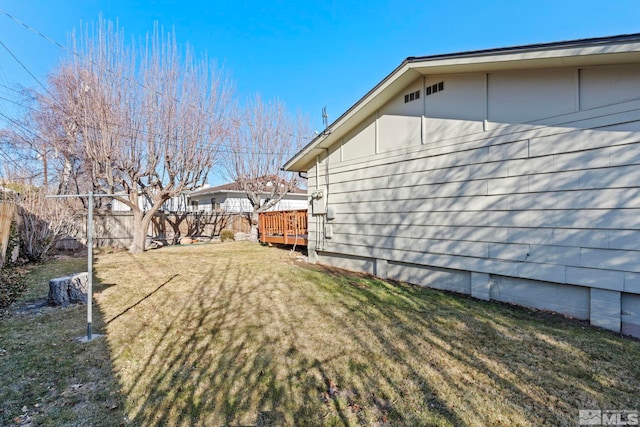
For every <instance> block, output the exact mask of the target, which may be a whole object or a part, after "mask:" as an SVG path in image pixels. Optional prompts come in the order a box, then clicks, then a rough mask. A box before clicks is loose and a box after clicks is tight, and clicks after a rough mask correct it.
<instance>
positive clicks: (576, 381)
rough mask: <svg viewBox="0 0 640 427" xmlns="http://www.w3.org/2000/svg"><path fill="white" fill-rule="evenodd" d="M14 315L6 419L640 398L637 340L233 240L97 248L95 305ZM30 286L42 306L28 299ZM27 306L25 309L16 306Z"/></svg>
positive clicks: (528, 408) (404, 411)
mask: <svg viewBox="0 0 640 427" xmlns="http://www.w3.org/2000/svg"><path fill="white" fill-rule="evenodd" d="M83 262H84V260H82V259H80V260H63V261H57V262H55V263H53V264H47V265H43V266H39V267H38V268H36V269H35V270H33V271H32V272H31V273H30V275H29V277H28V283H29V291H28V292H27V294H26V296H25V297H23V299H22V300H21V301H19V302H18V303H17V304H15V305H14V310H13V312H14V314H13V315H12V316H10V317H6V318H3V319H0V424H2V425H20V424H23V425H27V423H29V422H31V423H32V425H51V426H62V425H69V426H77V425H95V426H97V425H104V426H118V425H141V426H152V425H171V426H218V425H220V426H221V425H233V426H237V425H411V426H415V425H456V426H460V425H477V426H485V425H577V422H578V409H640V395H639V393H638V390H640V342H638V341H636V340H630V339H624V338H620V337H618V336H616V335H614V334H612V333H609V332H606V331H601V330H597V329H595V328H591V327H588V326H585V325H584V324H582V323H579V322H575V321H570V320H566V319H563V318H560V317H558V316H552V315H549V314H545V313H541V312H532V311H528V310H524V309H520V308H515V307H508V306H504V305H498V304H493V303H487V302H482V301H475V300H471V299H468V298H464V297H460V296H456V295H452V294H448V293H443V292H439V291H434V290H429V289H424V288H418V287H414V286H409V285H404V284H397V283H390V282H385V281H381V280H377V279H374V278H371V277H367V276H363V275H357V274H350V273H346V272H344V271H339V270H333V269H326V268H322V267H319V266H313V265H307V264H305V263H304V262H301V261H300V260H298V259H297V254H292V253H290V252H289V251H286V250H280V249H276V248H267V247H262V246H259V245H255V244H249V243H243V242H235V243H223V244H210V245H191V246H176V247H168V248H163V249H159V250H154V251H149V252H147V253H144V254H140V255H130V254H128V253H125V252H122V253H111V254H104V255H99V256H97V257H96V260H95V267H94V269H95V275H96V278H97V279H96V282H97V283H96V285H95V288H96V294H95V301H96V304H95V306H94V332H95V333H99V334H105V337H104V338H101V339H97V340H94V341H92V342H90V343H86V344H81V343H78V342H76V340H75V338H77V337H80V336H82V335H83V334H84V333H85V328H86V323H85V316H86V308H85V307H83V306H82V307H70V308H49V307H40V308H38V307H37V306H36V307H33V306H34V304H33V302H34V301H35V302H38V301H41V300H38V298H44V297H46V293H47V280H48V279H49V278H50V277H55V276H57V275H60V274H62V273H63V272H65V271H66V272H71V271H81V270H83V269H84V268H85V266H84V265H83ZM29 301H30V302H31V305H29ZM16 310H17V312H16Z"/></svg>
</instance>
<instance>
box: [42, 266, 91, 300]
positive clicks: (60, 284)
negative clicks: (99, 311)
mask: <svg viewBox="0 0 640 427" xmlns="http://www.w3.org/2000/svg"><path fill="white" fill-rule="evenodd" d="M88 281H89V275H88V273H86V272H85V273H78V274H74V275H72V276H66V277H58V278H55V279H51V280H50V281H49V299H48V300H49V301H48V302H49V305H62V306H67V305H69V303H74V302H81V303H85V304H86V302H87V287H88Z"/></svg>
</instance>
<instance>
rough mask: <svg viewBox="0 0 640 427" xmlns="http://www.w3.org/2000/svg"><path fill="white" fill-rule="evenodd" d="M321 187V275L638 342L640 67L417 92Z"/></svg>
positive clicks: (324, 161)
mask: <svg viewBox="0 0 640 427" xmlns="http://www.w3.org/2000/svg"><path fill="white" fill-rule="evenodd" d="M439 82H442V83H443V85H442V90H439V91H438V92H436V93H431V94H430V95H428V96H425V87H427V86H429V87H431V86H432V85H437V84H438V83H439ZM413 90H421V97H420V99H419V100H414V101H410V102H408V103H406V104H405V102H404V95H405V92H406V93H410V92H411V91H413ZM308 175H309V183H308V184H309V193H310V194H312V193H313V192H314V191H316V190H322V191H323V195H322V197H321V198H320V199H319V200H316V205H315V206H314V208H315V209H313V210H312V211H311V213H310V218H309V250H310V256H311V257H312V259H316V260H318V261H319V262H322V263H327V264H334V265H337V266H340V267H344V268H350V269H354V270H360V271H366V272H369V273H372V274H376V275H378V276H381V277H389V278H394V279H399V280H405V281H407V282H411V283H415V284H419V285H426V286H432V287H437V288H442V289H447V290H452V291H457V292H461V293H465V294H470V295H472V296H475V297H478V298H482V299H493V300H499V301H506V302H510V303H515V304H520V305H524V306H530V307H537V308H541V309H547V310H553V311H557V312H560V313H565V314H568V315H571V316H574V317H576V318H580V319H589V320H590V321H591V323H592V324H594V325H597V326H601V327H604V328H608V329H611V330H614V331H622V332H623V333H627V334H632V335H635V336H640V65H638V64H631V65H618V66H607V67H593V68H584V69H577V68H563V69H550V70H535V71H517V72H515V71H514V72H505V71H501V72H499V73H477V74H466V75H434V76H428V77H425V78H424V79H418V80H416V81H415V82H414V83H413V84H411V85H410V86H409V87H407V89H406V90H405V91H403V92H402V93H399V94H398V96H397V99H393V100H391V101H390V102H389V103H388V104H387V105H385V106H384V107H382V108H380V109H379V111H377V112H376V114H375V115H373V116H371V117H370V118H369V119H368V120H366V121H365V122H363V123H362V124H361V125H360V126H356V127H355V129H354V130H353V131H352V132H351V133H350V134H348V135H347V136H346V137H345V138H343V139H342V140H341V141H340V143H339V144H336V145H335V146H334V147H332V148H331V150H329V151H328V152H326V153H324V154H322V155H320V156H319V157H318V158H317V161H316V165H315V166H314V167H313V168H311V169H310V170H309V173H308ZM312 202H313V200H312ZM321 206H322V207H321ZM327 208H328V213H329V215H324V214H321V215H315V214H314V212H315V213H323V210H326V209H327Z"/></svg>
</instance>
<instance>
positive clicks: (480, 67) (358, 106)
mask: <svg viewBox="0 0 640 427" xmlns="http://www.w3.org/2000/svg"><path fill="white" fill-rule="evenodd" d="M624 63H640V34H630V35H622V36H613V37H602V38H594V39H582V40H572V41H564V42H557V43H544V44H535V45H527V46H517V47H507V48H500V49H489V50H480V51H472V52H462V53H454V54H445V55H433V56H423V57H409V58H407V59H405V60H404V61H403V62H402V63H401V64H400V65H399V66H398V67H397V68H396V69H395V70H393V71H392V72H391V73H390V74H389V75H388V76H387V77H385V78H384V79H383V80H382V81H381V82H380V83H378V85H376V86H375V87H374V88H373V89H371V90H370V91H369V92H368V93H367V94H366V95H365V96H364V97H362V98H361V99H360V100H359V101H358V102H356V103H355V104H354V105H353V106H352V107H351V108H349V109H348V110H347V111H346V112H345V113H344V114H343V115H341V116H340V117H338V119H336V120H335V121H334V122H333V123H332V124H331V125H329V126H328V127H327V129H325V130H324V131H323V132H322V133H321V134H319V135H318V136H317V137H316V138H314V139H313V140H312V141H311V142H310V143H309V144H307V145H306V146H305V147H304V148H302V150H300V151H299V152H298V153H297V154H296V155H295V156H293V157H292V158H291V159H289V160H288V161H287V163H285V165H284V167H283V168H284V169H285V170H288V171H298V172H306V171H308V170H309V169H310V168H311V167H312V166H313V164H314V161H315V158H316V156H317V155H319V154H321V153H322V152H323V151H324V150H325V149H328V148H329V147H331V146H332V145H333V144H335V143H336V142H338V141H339V140H340V139H341V138H342V137H343V136H345V135H346V134H347V132H349V131H350V130H351V129H352V128H353V127H354V126H355V125H357V124H358V123H360V122H361V121H363V120H365V119H366V118H367V117H370V116H371V115H372V114H374V113H375V112H376V111H377V110H378V109H380V108H381V107H382V106H383V105H384V104H386V103H387V102H388V101H389V100H391V99H392V98H393V97H394V96H396V95H397V93H398V92H399V91H401V90H402V89H403V88H405V87H406V86H407V85H409V84H411V83H412V82H414V81H415V80H416V79H417V78H418V77H420V76H426V75H436V74H458V73H477V72H496V71H507V70H525V69H542V68H561V67H588V66H596V65H610V64H624Z"/></svg>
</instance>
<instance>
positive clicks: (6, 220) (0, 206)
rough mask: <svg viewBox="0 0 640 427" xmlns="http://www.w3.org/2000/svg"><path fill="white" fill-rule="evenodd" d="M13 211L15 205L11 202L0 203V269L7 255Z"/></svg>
mask: <svg viewBox="0 0 640 427" xmlns="http://www.w3.org/2000/svg"><path fill="white" fill-rule="evenodd" d="M14 210H15V204H14V203H13V202H7V201H2V202H0V267H2V266H3V265H4V260H5V257H6V254H7V245H8V244H9V235H10V234H11V221H13V212H14Z"/></svg>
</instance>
